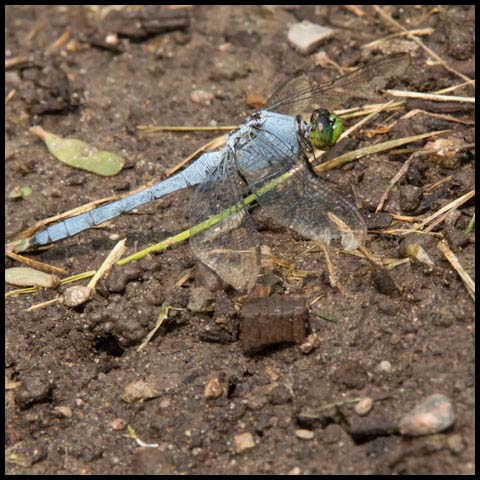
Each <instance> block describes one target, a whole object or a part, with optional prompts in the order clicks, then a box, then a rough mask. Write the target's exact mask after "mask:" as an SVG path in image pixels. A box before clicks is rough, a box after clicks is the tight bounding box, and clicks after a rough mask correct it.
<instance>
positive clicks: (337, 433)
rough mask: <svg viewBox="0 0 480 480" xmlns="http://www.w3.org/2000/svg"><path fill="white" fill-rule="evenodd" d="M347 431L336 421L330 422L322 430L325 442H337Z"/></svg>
mask: <svg viewBox="0 0 480 480" xmlns="http://www.w3.org/2000/svg"><path fill="white" fill-rule="evenodd" d="M344 434H345V432H344V431H343V429H342V427H341V426H340V425H338V424H336V423H330V424H329V425H327V426H326V427H325V428H324V429H323V430H322V432H321V437H322V441H323V443H326V444H333V443H337V442H339V441H340V440H341V438H342V437H343V436H344Z"/></svg>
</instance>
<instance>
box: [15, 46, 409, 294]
mask: <svg viewBox="0 0 480 480" xmlns="http://www.w3.org/2000/svg"><path fill="white" fill-rule="evenodd" d="M410 62H411V57H410V55H409V54H407V53H396V54H391V55H387V56H384V57H382V58H381V59H379V60H377V61H373V62H370V63H369V64H367V65H366V66H364V67H363V68H360V69H358V70H355V71H353V72H350V73H347V74H346V75H343V76H341V77H339V78H337V79H335V80H333V81H331V82H328V83H323V84H316V83H313V82H311V81H310V80H309V79H308V77H307V76H305V75H300V76H297V77H294V78H293V79H291V80H288V81H287V82H285V83H284V84H283V85H281V86H280V87H278V88H277V89H276V90H275V91H274V93H273V95H272V96H271V97H270V99H269V102H268V105H267V106H266V107H265V108H264V109H262V110H260V111H257V112H255V113H253V114H252V115H250V116H249V117H248V118H247V119H246V121H245V123H243V124H242V125H241V126H240V127H239V128H238V129H236V130H234V131H233V132H231V133H230V134H229V136H228V139H227V141H226V143H225V146H224V147H223V148H220V149H219V150H216V151H213V152H206V153H203V154H202V155H201V156H200V157H199V158H198V159H197V160H195V161H194V162H193V163H192V164H191V165H190V166H188V167H186V168H185V169H183V170H182V171H180V172H178V173H177V174H175V175H174V176H172V177H169V178H167V179H164V180H162V181H159V182H158V183H156V184H155V185H153V186H151V187H149V188H147V189H145V190H142V191H140V192H137V193H134V194H131V195H128V196H126V197H124V198H122V199H120V200H117V201H114V202H111V203H108V204H105V205H102V206H99V207H97V208H95V209H92V210H90V211H87V212H84V213H82V214H80V215H77V216H73V217H70V218H67V219H65V220H62V221H59V222H57V223H54V224H52V225H50V226H48V227H47V228H45V229H44V230H42V231H39V232H37V233H36V234H35V235H34V236H32V237H31V238H30V239H28V242H27V244H25V243H23V247H22V250H25V249H30V248H36V247H39V246H43V245H47V244H49V243H53V242H57V241H59V240H61V239H64V238H67V237H71V236H73V235H76V234H78V233H80V232H82V231H84V230H86V229H89V228H93V227H95V226H98V225H100V224H102V223H104V222H106V221H107V220H111V219H112V218H114V217H116V216H118V215H121V214H123V213H125V212H128V211H131V210H133V209H134V208H137V207H139V206H141V205H143V204H146V203H148V202H151V201H153V200H156V199H160V198H162V197H164V196H166V195H169V194H171V193H174V192H177V191H179V190H182V189H185V188H189V187H191V186H193V185H195V186H196V190H195V192H194V194H193V196H192V201H191V206H190V209H189V210H190V211H189V221H190V225H191V226H194V225H197V224H198V223H199V222H202V221H204V220H206V219H208V218H213V217H215V216H219V218H220V220H219V221H218V222H217V223H216V224H214V225H213V226H211V227H210V228H208V229H205V230H203V231H201V232H199V233H196V234H195V235H192V236H191V237H190V241H189V243H190V247H191V250H192V251H193V254H194V255H195V257H196V258H197V259H198V260H199V261H200V262H202V263H203V264H205V265H206V266H207V267H209V268H210V269H211V270H213V271H214V272H215V273H217V274H218V275H219V277H220V278H221V279H222V280H224V281H225V282H226V283H227V284H229V285H231V286H232V287H233V288H235V289H236V290H239V291H246V292H249V291H250V290H251V289H252V288H253V287H254V285H255V283H256V281H257V277H258V275H259V273H260V250H259V238H258V233H257V231H256V229H255V226H254V224H253V220H252V218H251V216H250V213H249V212H248V205H247V204H246V202H244V201H243V199H245V197H246V196H247V195H248V194H250V195H251V194H253V195H254V196H255V200H256V202H257V203H258V204H259V205H260V207H261V208H262V209H264V210H265V212H266V214H267V215H268V216H269V217H270V218H272V219H273V220H274V222H275V223H278V224H280V225H282V226H284V227H288V228H290V229H292V230H294V231H296V232H297V233H299V234H300V235H301V236H302V237H305V238H307V239H310V240H314V241H319V242H323V243H324V244H330V243H331V242H333V241H336V242H339V243H340V244H341V247H342V248H344V249H346V250H351V249H355V248H358V247H359V246H361V245H363V244H364V242H365V239H366V226H365V222H364V220H363V217H362V215H361V214H360V212H359V211H358V210H357V208H356V207H355V206H354V205H353V204H351V203H350V202H349V201H347V200H346V199H345V198H343V196H341V195H339V194H338V193H337V192H336V191H334V190H333V189H332V188H331V186H330V185H329V184H328V183H327V182H326V181H325V180H322V179H321V178H320V177H319V176H317V175H316V174H315V173H314V171H313V169H312V167H311V165H310V163H309V162H308V160H307V154H308V153H309V152H312V151H314V149H318V150H329V149H330V148H332V147H333V146H334V145H335V143H336V141H337V140H338V138H339V136H340V135H341V133H342V132H343V123H342V120H341V119H340V117H338V116H337V115H335V114H333V113H332V111H333V110H334V109H336V108H338V107H340V106H341V105H343V104H345V102H347V101H348V100H350V99H351V98H354V97H357V98H365V99H371V98H375V96H376V95H377V92H378V91H379V90H380V89H382V88H384V87H385V85H386V84H387V83H388V81H389V80H390V79H391V78H393V77H395V76H399V75H401V74H402V73H403V72H404V71H405V70H406V69H407V68H408V66H409V65H410ZM376 98H378V95H377V97H376ZM305 112H312V113H311V116H310V120H309V121H306V120H304V118H303V114H304V113H305ZM288 172H291V174H288V175H286V174H287V173H288ZM292 172H293V173H292ZM279 178H282V181H279V182H277V183H274V182H275V179H279ZM283 179H284V181H283ZM272 182H273V184H274V185H275V186H274V187H272V186H271V185H272ZM232 205H234V206H235V208H233V209H232ZM229 208H230V211H229V210H228V209H229ZM225 211H229V212H230V214H229V215H224V216H223V217H222V216H221V214H222V212H225ZM192 231H193V229H192Z"/></svg>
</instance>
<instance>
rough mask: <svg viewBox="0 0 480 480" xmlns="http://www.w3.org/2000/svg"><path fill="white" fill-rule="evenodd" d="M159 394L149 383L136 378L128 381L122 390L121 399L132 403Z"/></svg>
mask: <svg viewBox="0 0 480 480" xmlns="http://www.w3.org/2000/svg"><path fill="white" fill-rule="evenodd" d="M159 396H160V392H159V391H158V390H157V389H156V388H155V386H154V385H152V384H151V383H147V382H144V381H143V380H137V381H135V382H132V383H129V384H128V385H127V386H126V387H125V389H124V390H123V394H122V400H123V401H124V402H126V403H133V402H136V401H138V400H142V401H143V400H147V399H149V398H156V397H159Z"/></svg>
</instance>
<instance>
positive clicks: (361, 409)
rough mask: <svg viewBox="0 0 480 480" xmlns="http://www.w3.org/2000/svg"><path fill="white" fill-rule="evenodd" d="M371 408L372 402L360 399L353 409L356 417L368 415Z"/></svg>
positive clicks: (366, 398) (368, 398)
mask: <svg viewBox="0 0 480 480" xmlns="http://www.w3.org/2000/svg"><path fill="white" fill-rule="evenodd" d="M372 407H373V400H372V399H371V398H370V397H365V398H362V399H361V400H360V401H359V402H358V403H357V404H356V405H355V407H354V410H355V412H356V413H357V415H360V416H362V417H363V416H364V415H367V414H368V413H370V410H371V409H372Z"/></svg>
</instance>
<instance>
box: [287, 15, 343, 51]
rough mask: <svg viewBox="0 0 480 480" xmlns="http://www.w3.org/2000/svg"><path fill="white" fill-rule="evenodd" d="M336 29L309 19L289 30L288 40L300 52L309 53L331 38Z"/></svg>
mask: <svg viewBox="0 0 480 480" xmlns="http://www.w3.org/2000/svg"><path fill="white" fill-rule="evenodd" d="M335 32H336V30H334V29H332V28H329V27H324V26H322V25H318V24H315V23H312V22H309V21H308V20H304V21H303V22H301V23H296V24H294V25H292V26H291V27H290V30H289V31H288V41H289V42H290V43H291V44H292V46H293V47H294V48H296V49H297V50H298V51H299V52H300V53H302V54H304V55H309V54H310V53H312V52H313V51H314V50H315V49H316V48H317V47H318V46H319V45H320V44H322V43H323V42H325V41H326V40H328V39H330V38H331V37H332V36H333V35H334V33H335Z"/></svg>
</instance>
